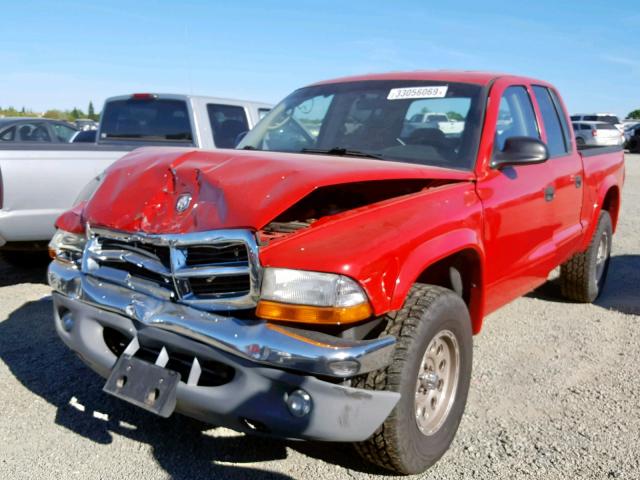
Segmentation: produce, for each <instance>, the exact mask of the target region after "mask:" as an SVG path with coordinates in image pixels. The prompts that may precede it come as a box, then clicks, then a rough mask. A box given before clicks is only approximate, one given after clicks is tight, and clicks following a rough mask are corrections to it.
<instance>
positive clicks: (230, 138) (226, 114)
mask: <svg viewBox="0 0 640 480" xmlns="http://www.w3.org/2000/svg"><path fill="white" fill-rule="evenodd" d="M207 112H208V114H209V122H211V130H212V132H213V141H214V143H215V144H216V147H218V148H234V147H235V146H236V143H237V140H238V138H239V135H240V134H241V133H244V132H248V131H249V122H248V121H247V114H246V112H245V111H244V108H243V107H239V106H236V105H216V104H213V103H210V104H208V105H207Z"/></svg>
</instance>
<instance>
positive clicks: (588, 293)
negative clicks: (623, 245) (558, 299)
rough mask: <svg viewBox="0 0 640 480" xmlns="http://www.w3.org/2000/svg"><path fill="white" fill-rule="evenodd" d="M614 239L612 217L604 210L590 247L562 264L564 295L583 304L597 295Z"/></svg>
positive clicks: (561, 284) (603, 281) (561, 280)
mask: <svg viewBox="0 0 640 480" xmlns="http://www.w3.org/2000/svg"><path fill="white" fill-rule="evenodd" d="M611 240H612V227H611V217H610V216H609V212H607V211H605V210H603V211H602V212H600V218H599V219H598V225H597V227H596V230H595V232H593V237H592V238H591V243H589V248H588V249H587V250H586V251H585V252H582V253H577V254H575V255H574V256H573V257H571V258H570V259H569V260H568V261H567V262H565V263H564V264H562V265H561V267H560V289H561V292H562V295H563V296H564V297H566V298H568V299H569V300H573V301H575V302H582V303H591V302H593V301H594V300H595V299H596V298H598V295H600V293H601V292H602V287H603V286H604V283H605V281H606V280H607V273H608V272H609V260H610V257H611Z"/></svg>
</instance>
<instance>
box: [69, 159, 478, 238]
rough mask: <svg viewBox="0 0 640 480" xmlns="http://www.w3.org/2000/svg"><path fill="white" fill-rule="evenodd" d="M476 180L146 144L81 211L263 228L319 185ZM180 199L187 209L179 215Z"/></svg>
mask: <svg viewBox="0 0 640 480" xmlns="http://www.w3.org/2000/svg"><path fill="white" fill-rule="evenodd" d="M472 178H473V174H472V173H471V172H461V171H458V170H449V169H442V168H436V167H424V166H420V165H411V164H405V163H398V162H386V161H378V160H373V159H359V158H351V157H335V156H324V155H315V154H314V155H311V154H292V153H280V152H258V151H245V150H219V151H202V150H191V149H176V148H141V149H138V150H136V151H134V152H132V153H130V154H128V155H126V156H125V157H123V158H122V159H120V160H118V161H117V162H116V163H114V164H113V165H112V166H111V167H109V169H107V171H106V175H105V178H104V179H103V181H102V183H101V184H100V186H99V188H98V189H97V190H96V192H95V193H94V195H93V197H92V198H91V200H90V201H89V202H88V203H87V205H86V206H85V208H84V211H83V214H82V216H83V221H84V222H89V224H90V225H92V226H100V227H105V228H110V229H116V230H121V231H127V232H144V233H186V232H195V231H206V230H214V229H226V228H253V229H260V228H262V227H264V226H265V225H266V224H268V223H269V222H270V221H271V220H273V219H274V218H275V217H277V216H278V215H279V214H280V213H282V212H283V211H284V210H286V209H287V208H288V207H290V206H291V205H293V204H294V203H296V202H297V201H299V200H300V199H302V198H303V197H305V196H306V195H308V194H309V193H311V192H312V191H313V190H314V189H316V188H318V187H321V186H327V185H337V184H343V183H352V182H362V181H371V180H387V179H442V180H470V179H472ZM186 196H190V197H191V201H190V202H186V200H188V197H186ZM181 197H186V198H182V201H181V206H182V207H184V206H185V203H188V206H187V207H186V209H185V210H184V211H182V212H180V213H179V212H178V209H177V203H178V201H179V199H180V198H181Z"/></svg>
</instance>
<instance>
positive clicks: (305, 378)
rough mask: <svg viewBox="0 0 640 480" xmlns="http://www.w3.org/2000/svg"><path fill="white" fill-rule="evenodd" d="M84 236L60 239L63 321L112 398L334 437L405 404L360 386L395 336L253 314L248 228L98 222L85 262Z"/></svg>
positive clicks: (58, 295)
mask: <svg viewBox="0 0 640 480" xmlns="http://www.w3.org/2000/svg"><path fill="white" fill-rule="evenodd" d="M77 237H79V235H78V234H74V235H73V239H74V241H73V242H70V241H69V239H68V238H67V236H61V237H60V238H59V240H61V241H62V240H66V243H65V242H64V241H62V242H61V243H59V244H58V245H52V247H54V248H53V250H54V251H55V252H57V253H58V255H59V256H58V257H56V260H54V261H53V262H52V264H51V265H50V268H49V272H48V280H49V283H50V285H51V286H52V288H53V289H54V294H53V300H54V314H55V324H56V329H57V331H58V334H59V336H60V337H61V338H62V340H63V341H64V342H65V343H66V344H67V345H68V346H69V347H70V348H71V349H72V350H74V351H75V352H76V353H77V354H78V355H79V356H80V358H81V359H82V360H83V361H84V362H85V363H87V364H88V365H89V366H90V367H91V368H92V369H94V370H95V371H96V372H98V373H99V374H100V375H102V376H104V377H106V378H107V379H108V380H107V383H106V385H105V391H107V392H108V393H111V394H113V395H115V396H118V397H120V398H122V399H125V400H127V401H129V402H131V403H134V404H136V405H138V406H140V407H142V408H145V409H147V410H150V411H153V412H154V413H157V414H159V415H163V416H167V415H169V414H171V413H172V412H173V411H174V410H176V411H179V412H182V413H185V414H187V415H190V416H193V417H196V418H199V419H201V420H204V421H207V422H210V423H213V424H217V425H225V426H228V427H230V428H234V429H236V430H239V431H247V432H251V431H258V432H262V433H267V434H272V435H277V436H281V437H287V438H301V439H319V440H330V441H358V440H363V439H365V438H367V437H368V436H370V435H371V434H372V433H373V431H374V430H375V428H377V426H378V425H379V424H380V423H382V422H383V421H384V419H385V418H386V417H387V415H388V414H389V413H390V411H391V409H392V408H393V407H394V405H395V404H396V402H397V401H398V395H397V394H395V393H391V392H368V391H367V392H365V391H361V390H358V389H354V388H351V387H350V386H349V381H348V379H349V378H351V377H353V376H355V375H360V374H363V373H367V372H369V371H373V370H377V369H379V368H384V366H386V365H387V364H388V362H389V361H390V358H391V354H392V352H393V348H394V344H395V339H394V338H393V337H383V338H378V339H372V340H347V339H341V338H338V337H335V336H332V335H328V334H324V333H320V332H312V331H309V330H302V329H299V328H289V327H285V326H282V325H277V324H272V323H269V322H267V321H266V320H263V319H260V318H257V317H256V316H255V315H254V314H252V312H254V311H255V306H256V305H257V303H258V297H259V292H260V282H261V279H262V267H261V266H260V262H259V258H258V255H257V249H258V247H257V243H256V240H255V237H254V235H253V233H251V232H250V231H249V230H241V229H237V230H227V231H224V230H219V231H214V232H198V233H191V234H183V235H180V234H172V235H146V234H127V233H122V232H114V231H110V230H106V229H97V228H96V229H88V231H87V232H86V234H85V242H84V246H83V248H82V253H81V254H80V255H79V256H78V255H77V249H78V242H77V241H75V240H77ZM69 244H71V245H69ZM69 248H72V249H73V252H74V255H75V256H70V255H69V252H67V250H68V249H69ZM167 371H168V372H172V373H171V376H167V374H166V372H167ZM345 380H346V382H345ZM359 392H360V393H359ZM300 409H302V410H300Z"/></svg>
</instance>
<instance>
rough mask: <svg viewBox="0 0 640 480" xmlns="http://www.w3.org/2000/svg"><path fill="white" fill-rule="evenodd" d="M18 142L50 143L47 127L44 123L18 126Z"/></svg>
mask: <svg viewBox="0 0 640 480" xmlns="http://www.w3.org/2000/svg"><path fill="white" fill-rule="evenodd" d="M17 129H18V130H17V135H16V140H17V141H19V142H50V141H51V137H50V136H49V132H48V131H47V126H46V125H44V124H43V123H22V124H20V125H18V126H17Z"/></svg>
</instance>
